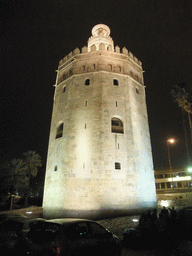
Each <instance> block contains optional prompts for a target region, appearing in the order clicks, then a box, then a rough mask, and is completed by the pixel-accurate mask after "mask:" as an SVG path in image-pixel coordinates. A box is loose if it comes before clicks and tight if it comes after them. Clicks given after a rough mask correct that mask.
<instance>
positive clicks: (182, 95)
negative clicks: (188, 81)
mask: <svg viewBox="0 0 192 256" xmlns="http://www.w3.org/2000/svg"><path fill="white" fill-rule="evenodd" d="M171 95H172V97H173V100H174V102H177V103H178V106H179V107H180V108H181V109H182V114H183V126H184V135H185V144H186V150H187V157H188V162H189V146H188V140H187V129H186V122H185V113H186V112H187V114H188V120H189V127H190V135H191V143H192V122H191V114H192V92H191V91H190V90H187V89H186V88H185V84H184V83H180V84H178V85H175V86H173V88H172V89H171Z"/></svg>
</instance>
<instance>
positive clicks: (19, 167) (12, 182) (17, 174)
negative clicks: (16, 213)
mask: <svg viewBox="0 0 192 256" xmlns="http://www.w3.org/2000/svg"><path fill="white" fill-rule="evenodd" d="M24 177H25V172H24V163H23V160H22V159H15V158H14V159H12V160H8V161H6V162H5V163H3V164H2V166H1V175H0V180H1V186H0V187H1V189H0V190H2V191H1V195H2V199H3V202H2V203H5V201H6V199H7V196H8V192H9V193H10V194H11V207H10V209H11V210H12V209H13V205H14V202H13V201H14V200H13V199H14V195H15V193H16V191H17V190H18V188H19V187H21V186H22V185H23V180H24Z"/></svg>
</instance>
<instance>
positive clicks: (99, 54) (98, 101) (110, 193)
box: [43, 24, 156, 218]
mask: <svg viewBox="0 0 192 256" xmlns="http://www.w3.org/2000/svg"><path fill="white" fill-rule="evenodd" d="M155 205H156V191H155V179H154V171H153V162H152V152H151V143H150V134H149V127H148V117H147V109H146V100H145V86H144V81H143V69H142V64H141V62H140V61H139V60H138V59H137V58H136V57H135V56H133V54H132V53H131V52H128V50H127V49H126V48H125V47H124V48H123V49H122V50H121V49H120V48H119V47H118V46H115V47H114V42H113V40H112V38H111V37H110V29H109V27H108V26H106V25H104V24H99V25H96V26H95V27H93V29H92V36H91V37H90V38H89V40H88V45H87V46H84V47H83V48H82V50H81V51H80V50H79V49H78V48H76V49H75V50H74V51H73V52H71V53H69V54H68V55H67V56H66V57H65V58H64V59H62V60H61V61H60V62H59V67H58V72H57V78H56V84H55V95H54V103H53V113H52V120H51V129H50V138H49V148H48V157H47V167H46V177H45V186H44V199H43V210H44V216H46V217H52V216H72V217H73V216H79V217H83V216H85V217H89V216H91V217H92V218H93V217H96V216H99V215H102V214H104V213H107V214H112V213H115V214H120V213H131V212H135V211H138V210H141V209H148V208H152V207H154V206H155Z"/></svg>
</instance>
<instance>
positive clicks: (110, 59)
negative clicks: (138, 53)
mask: <svg viewBox="0 0 192 256" xmlns="http://www.w3.org/2000/svg"><path fill="white" fill-rule="evenodd" d="M109 35H110V29H109V27H108V26H106V25H103V24H99V25H96V26H95V27H93V29H92V36H91V37H90V38H89V40H88V46H84V47H83V48H82V49H81V51H80V49H79V48H76V49H75V50H74V51H72V52H70V53H69V54H68V55H66V56H65V57H64V58H63V59H62V60H60V62H59V67H58V70H59V74H58V79H57V84H59V83H60V82H62V81H64V80H65V79H67V78H69V77H70V76H71V75H75V74H79V73H81V72H96V71H107V72H112V73H113V72H115V73H120V74H124V75H129V76H130V77H131V78H132V79H134V80H136V81H137V82H138V83H140V84H143V83H144V82H143V69H142V63H141V61H139V60H138V59H137V58H136V57H135V56H134V55H133V54H132V53H131V52H129V51H128V50H127V48H126V47H123V48H122V49H120V47H119V46H115V47H114V43H113V40H112V38H111V37H110V36H109ZM72 69H73V70H72Z"/></svg>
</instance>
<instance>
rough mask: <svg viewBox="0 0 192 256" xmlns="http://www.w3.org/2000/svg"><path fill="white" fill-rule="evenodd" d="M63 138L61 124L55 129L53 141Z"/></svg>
mask: <svg viewBox="0 0 192 256" xmlns="http://www.w3.org/2000/svg"><path fill="white" fill-rule="evenodd" d="M62 136H63V123H61V124H60V125H59V127H58V128H57V133H56V137H55V139H58V138H61V137H62Z"/></svg>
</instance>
